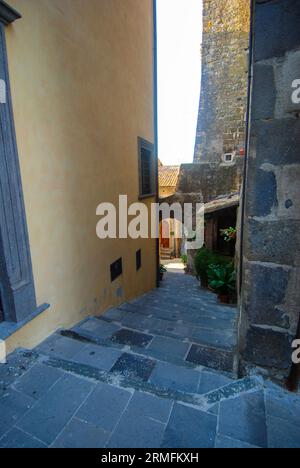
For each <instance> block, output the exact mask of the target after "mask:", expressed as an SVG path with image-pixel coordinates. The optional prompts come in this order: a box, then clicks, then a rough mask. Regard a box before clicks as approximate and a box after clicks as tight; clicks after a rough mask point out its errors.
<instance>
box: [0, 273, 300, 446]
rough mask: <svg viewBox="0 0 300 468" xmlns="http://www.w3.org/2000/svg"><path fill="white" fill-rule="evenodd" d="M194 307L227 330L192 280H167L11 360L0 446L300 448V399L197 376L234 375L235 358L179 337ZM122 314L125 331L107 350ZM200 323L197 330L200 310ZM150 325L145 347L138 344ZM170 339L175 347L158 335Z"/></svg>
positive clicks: (254, 383) (267, 387) (2, 395)
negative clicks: (212, 368)
mask: <svg viewBox="0 0 300 468" xmlns="http://www.w3.org/2000/svg"><path fill="white" fill-rule="evenodd" d="M179 276H180V278H179ZM199 291H200V293H199ZM187 293H188V298H187ZM172 297H173V308H171V307H170V305H171V304H172ZM164 301H165V302H164ZM146 303H147V304H148V305H145V304H146ZM149 304H150V307H149ZM157 304H160V306H158V305H157ZM162 304H163V305H164V311H165V314H164V318H159V317H161V315H160V314H162V307H161V305H162ZM190 304H193V305H192V306H191V307H190ZM132 307H134V308H135V309H136V310H137V309H138V310H140V311H141V310H143V311H144V312H145V310H146V312H147V314H145V313H141V314H140V313H139V312H137V311H136V310H135V311H133V309H132ZM146 307H147V309H145V308H146ZM151 307H152V308H153V310H152V313H151V312H150V309H151ZM130 308H131V311H130ZM197 308H199V310H200V309H201V311H202V312H203V311H205V310H206V311H209V313H211V317H210V318H209V319H210V321H212V320H213V317H219V318H220V325H222V327H223V326H224V323H223V322H222V320H225V321H226V323H227V319H228V323H231V324H233V323H234V317H235V315H236V313H235V312H234V309H232V308H231V307H229V308H226V307H223V306H219V305H218V303H217V299H216V297H215V295H213V294H211V293H209V292H206V291H201V290H200V289H199V285H198V283H197V282H196V281H195V280H194V279H193V278H192V277H189V276H187V275H182V274H181V275H176V273H172V274H171V275H169V274H167V275H166V280H165V281H164V286H163V288H162V289H160V290H158V291H155V292H153V293H150V294H149V295H146V296H143V297H142V298H141V299H139V300H138V301H135V302H134V304H133V305H132V304H129V305H126V306H125V308H122V309H121V310H119V309H118V308H117V309H113V310H111V311H109V312H108V316H107V317H106V320H103V319H100V320H99V318H90V319H87V320H85V321H84V322H82V323H80V324H78V325H77V326H76V327H75V328H74V330H77V331H78V332H80V334H77V335H76V333H74V331H69V332H68V331H64V332H61V333H62V334H60V333H56V334H54V335H53V336H52V337H50V338H49V339H48V340H46V341H45V342H44V343H42V344H41V345H40V346H39V347H38V348H37V350H36V352H33V353H24V352H16V353H14V354H13V355H12V356H9V358H8V361H9V365H6V366H4V365H0V447H41V448H42V447H45V446H49V447H66V448H67V447H70V448H73V447H74V448H75V447H76V448H77V447H88V448H89V447H92V448H101V447H108V448H123V447H124V448H135V447H143V448H144V447H145V448H160V447H162V448H175V449H179V448H205V447H217V448H231V447H234V448H257V447H265V446H268V447H295V448H296V447H297V448H298V447H300V426H299V420H300V412H299V411H300V410H299V408H300V395H291V394H288V393H287V392H285V391H283V390H282V389H281V388H279V387H278V386H276V385H274V384H271V383H269V382H263V381H262V379H261V378H258V377H252V378H245V379H242V380H233V379H231V378H229V376H227V375H225V374H224V373H220V372H217V371H209V369H208V368H205V367H204V368H203V366H205V365H211V366H213V367H216V366H217V367H220V368H222V369H224V368H225V369H227V370H228V371H232V368H233V352H232V351H233V350H229V351H225V350H223V349H222V348H221V347H219V348H213V347H208V346H205V345H204V344H201V343H200V344H196V343H191V342H190V341H189V340H185V339H182V337H183V336H184V334H185V333H190V325H191V323H192V322H191V320H192V321H195V320H197V316H196V311H197ZM214 309H216V311H215V310H214ZM170 311H171V315H172V317H170V316H169V319H168V314H170ZM206 313H207V312H206ZM226 313H227V314H228V316H227V317H226V316H225V314H226ZM124 314H125V316H126V315H127V326H128V327H129V329H130V332H131V333H129V335H128V336H129V338H128V336H127V337H125V338H124V340H122V339H120V340H119V341H120V342H121V343H114V342H113V341H112V340H111V339H112V336H113V335H115V334H117V336H119V333H120V330H121V329H122V328H124V323H123V322H122V321H123V320H124ZM188 314H190V315H189V317H188V320H187V321H186V322H185V319H186V317H187V316H188ZM224 317H225V319H224ZM198 319H199V322H198V323H201V325H203V324H204V322H202V320H204V321H205V320H206V316H205V312H203V313H200V314H199V317H198ZM136 320H137V321H138V324H135V321H136ZM110 321H112V322H113V323H110ZM121 322H122V323H121ZM129 324H130V326H129ZM151 327H153V329H156V330H157V333H154V334H153V335H154V337H153V339H152V338H151V341H148V342H145V341H142V342H140V343H138V344H144V347H141V346H136V343H137V341H136V339H137V337H140V335H141V334H142V338H143V335H149V332H148V330H149V329H150V328H151ZM125 328H126V327H125ZM194 329H195V326H194V325H193V330H194ZM224 329H225V328H224ZM127 330H128V329H127ZM158 330H160V331H158ZM211 331H212V330H211ZM214 331H216V332H218V328H217V327H216V329H215V330H214ZM172 332H174V333H179V334H181V339H180V338H178V337H177V336H174V337H172V338H170V336H169V335H167V336H163V334H164V333H166V334H168V333H169V334H170V333H172ZM126 333H128V332H126ZM160 333H161V334H160ZM150 335H151V333H150ZM224 335H226V333H224ZM115 336H116V335H115ZM212 336H213V335H212ZM200 338H201V337H200ZM202 338H203V335H202ZM202 338H201V339H202ZM232 338H233V339H234V334H232ZM143 339H144V338H143ZM193 339H195V338H193ZM216 339H217V340H219V337H218V336H217V335H215V337H214V340H216ZM226 339H227V338H226ZM146 341H147V340H146ZM128 343H129V344H128ZM130 343H135V344H133V345H131V344H130ZM218 344H219V343H218ZM185 358H187V359H189V360H190V361H191V363H190V362H187V361H185V360H184V359H185Z"/></svg>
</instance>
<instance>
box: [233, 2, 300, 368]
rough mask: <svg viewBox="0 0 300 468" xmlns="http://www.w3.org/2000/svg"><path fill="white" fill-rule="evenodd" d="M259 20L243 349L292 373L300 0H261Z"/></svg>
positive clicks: (297, 284)
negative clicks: (295, 88) (293, 84)
mask: <svg viewBox="0 0 300 468" xmlns="http://www.w3.org/2000/svg"><path fill="white" fill-rule="evenodd" d="M253 21H254V37H253V40H254V44H253V83H252V105H251V110H250V123H249V125H250V142H249V155H248V163H247V178H246V181H245V183H246V199H245V218H244V222H243V225H244V243H243V250H242V253H243V264H244V267H243V283H242V284H243V286H242V296H241V320H240V350H241V355H242V358H243V361H244V362H245V363H251V364H254V365H256V366H261V367H263V368H267V369H269V370H270V371H272V369H277V370H278V369H281V370H283V371H284V372H283V373H284V374H287V372H288V369H289V367H290V365H291V354H292V348H291V342H292V340H293V339H294V338H295V334H296V330H297V324H298V320H299V316H300V118H299V116H300V102H299V103H296V102H293V101H292V93H293V91H294V88H293V87H292V83H293V82H294V80H296V79H300V2H299V1H298V0H273V1H269V2H266V1H256V2H255V8H254V17H253ZM299 95H300V93H299Z"/></svg>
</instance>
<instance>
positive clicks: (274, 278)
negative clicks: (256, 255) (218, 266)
mask: <svg viewBox="0 0 300 468" xmlns="http://www.w3.org/2000/svg"><path fill="white" fill-rule="evenodd" d="M289 275H290V272H289V270H287V269H286V268H283V267H281V266H280V265H278V267H274V266H273V267H272V266H270V267H268V266H267V265H266V264H259V263H251V262H250V263H248V264H247V265H246V271H245V285H244V286H245V287H246V288H247V294H246V303H245V310H246V311H247V316H248V319H249V321H250V323H253V324H260V325H270V326H278V327H284V328H289V325H290V324H289V319H288V316H287V315H286V314H285V313H283V312H281V311H280V310H279V309H277V308H276V306H277V305H278V306H279V305H281V304H283V303H284V301H285V294H286V290H287V285H288V281H289ZM250 278H251V279H250ZM249 279H250V280H249ZM249 281H250V282H249Z"/></svg>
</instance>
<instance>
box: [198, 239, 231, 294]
mask: <svg viewBox="0 0 300 468" xmlns="http://www.w3.org/2000/svg"><path fill="white" fill-rule="evenodd" d="M232 261H233V259H232V257H228V256H225V255H220V254H218V253H216V252H213V251H212V250H209V249H207V248H206V247H202V248H201V249H199V250H198V251H197V253H196V255H195V259H194V265H195V272H196V276H197V278H198V279H200V281H201V284H202V286H204V287H206V286H208V267H209V265H221V266H225V265H228V264H229V263H232Z"/></svg>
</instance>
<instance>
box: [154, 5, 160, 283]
mask: <svg viewBox="0 0 300 468" xmlns="http://www.w3.org/2000/svg"><path fill="white" fill-rule="evenodd" d="M153 117H154V163H155V203H158V202H159V198H158V189H159V187H158V118H157V5H156V0H153ZM159 263H160V259H159V238H157V239H156V287H157V288H159V285H160V275H159Z"/></svg>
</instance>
